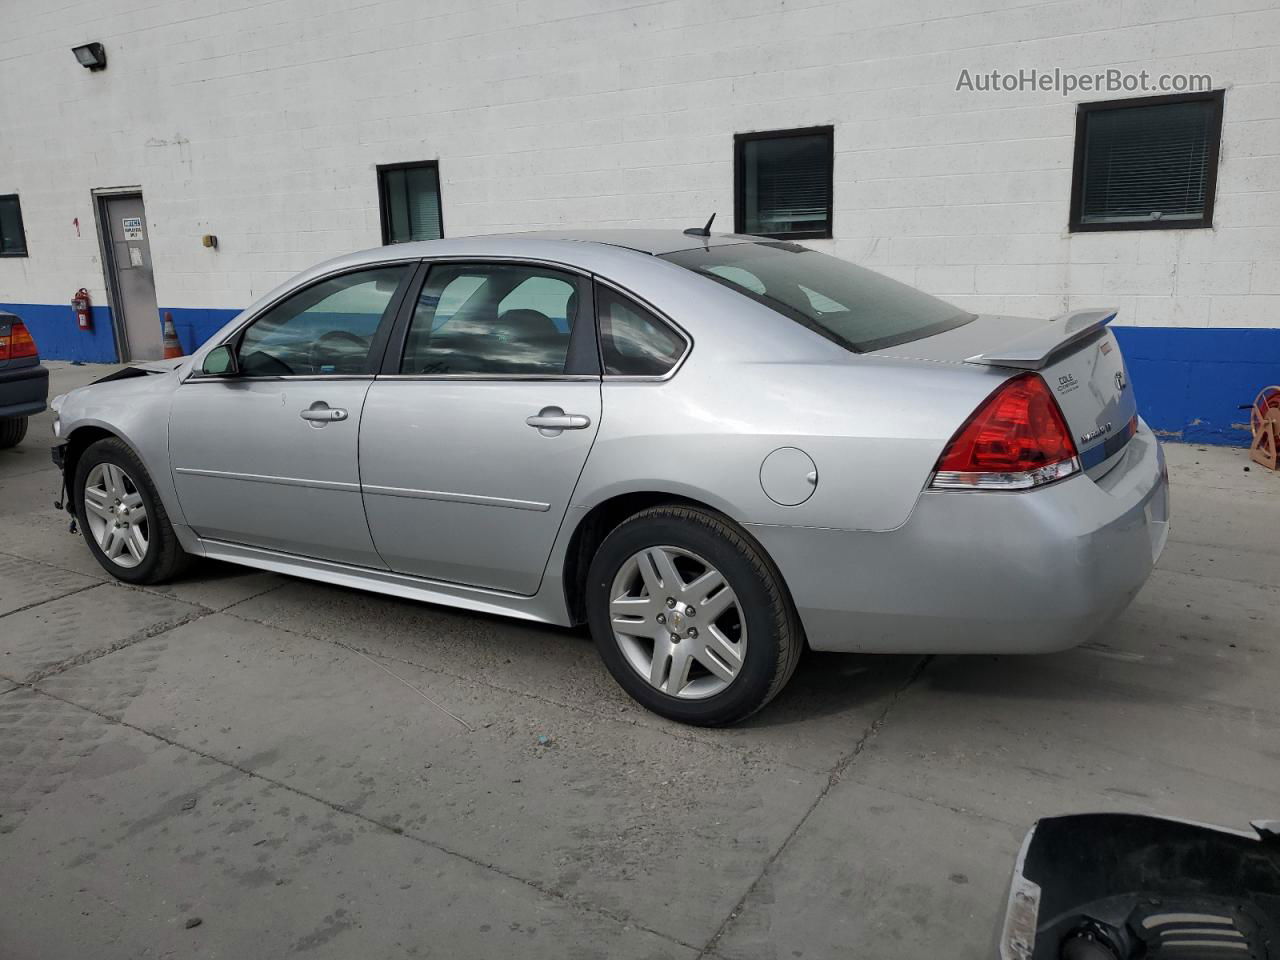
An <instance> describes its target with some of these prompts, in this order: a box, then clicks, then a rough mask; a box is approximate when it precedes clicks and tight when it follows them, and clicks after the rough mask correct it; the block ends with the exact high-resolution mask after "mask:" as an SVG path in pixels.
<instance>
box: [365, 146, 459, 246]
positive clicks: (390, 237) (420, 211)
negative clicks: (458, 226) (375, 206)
mask: <svg viewBox="0 0 1280 960" xmlns="http://www.w3.org/2000/svg"><path fill="white" fill-rule="evenodd" d="M378 201H379V205H380V206H381V210H382V242H383V243H407V242H408V241H410V240H439V239H440V238H441V237H443V236H444V218H443V215H442V213H441V209H440V167H439V164H437V163H435V162H434V161H432V162H431V163H412V164H407V163H402V164H395V165H394V166H387V167H379V168H378Z"/></svg>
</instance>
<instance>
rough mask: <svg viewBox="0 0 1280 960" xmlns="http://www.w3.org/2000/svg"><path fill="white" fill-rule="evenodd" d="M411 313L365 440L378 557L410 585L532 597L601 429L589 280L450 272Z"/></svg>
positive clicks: (468, 267)
mask: <svg viewBox="0 0 1280 960" xmlns="http://www.w3.org/2000/svg"><path fill="white" fill-rule="evenodd" d="M402 312H403V315H404V316H403V319H402V323H401V328H402V329H401V331H400V333H398V334H397V335H395V336H393V350H392V351H389V352H388V358H389V360H388V366H387V368H385V369H386V370H387V371H388V372H386V373H384V375H380V376H379V377H378V378H377V380H376V381H375V382H374V384H373V386H372V387H371V388H370V390H369V395H368V397H367V399H366V401H365V411H364V419H363V421H362V423H361V427H360V463H361V474H362V486H363V491H364V503H365V513H366V515H367V516H368V519H369V529H370V530H371V532H372V533H373V541H374V544H375V545H376V546H377V549H378V552H379V554H380V555H381V556H382V558H383V560H385V561H386V563H387V565H388V566H390V567H391V568H392V569H393V570H396V571H399V572H402V573H408V574H415V575H417V576H422V577H428V578H431V579H434V580H443V581H448V582H452V583H460V584H467V585H472V586H479V587H488V588H491V589H496V590H503V591H508V592H511V593H516V594H522V595H526V596H528V595H532V594H534V593H536V592H537V589H538V585H539V583H540V581H541V579H542V571H543V568H544V567H545V566H546V562H547V558H548V556H549V555H550V553H551V547H552V544H553V543H554V541H555V538H556V533H557V531H558V530H559V527H560V523H561V521H562V520H563V519H564V514H565V510H566V509H567V507H568V504H569V499H570V497H571V495H572V493H573V489H574V486H575V484H576V483H577V480H578V475H579V474H580V473H581V472H582V466H583V464H584V463H585V462H586V459H587V454H588V453H589V452H590V450H591V444H592V442H593V440H594V438H595V435H596V430H597V428H598V426H599V422H600V367H599V354H598V350H597V347H596V341H595V324H594V319H593V316H592V311H591V286H590V283H589V280H588V279H587V278H586V277H581V276H577V275H575V274H573V273H570V272H566V271H563V270H558V269H550V268H547V267H545V266H541V265H537V264H524V263H515V262H507V263H496V262H487V263H486V262H476V263H449V262H441V263H437V264H435V265H433V266H431V267H430V270H429V272H428V273H427V276H426V280H425V283H424V284H423V286H422V289H421V291H420V293H419V294H418V296H417V297H416V299H415V300H414V301H413V302H412V303H410V304H406V308H405V309H404V311H402ZM397 346H398V347H399V349H394V347H397Z"/></svg>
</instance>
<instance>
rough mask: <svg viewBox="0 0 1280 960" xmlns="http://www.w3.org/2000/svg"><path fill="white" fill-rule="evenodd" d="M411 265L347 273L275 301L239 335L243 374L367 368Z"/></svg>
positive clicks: (307, 374) (328, 372)
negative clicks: (375, 337) (380, 328)
mask: <svg viewBox="0 0 1280 960" xmlns="http://www.w3.org/2000/svg"><path fill="white" fill-rule="evenodd" d="M410 269H411V268H410V266H408V265H399V266H394V267H379V268H377V269H374V270H360V271H358V272H356V273H344V274H342V275H341V276H338V277H331V278H330V279H328V280H322V281H321V282H320V283H317V284H314V285H313V286H310V287H307V288H306V289H305V290H303V291H301V292H300V293H296V294H294V295H293V296H291V297H289V299H287V300H285V301H284V302H282V303H279V304H276V306H274V307H272V308H271V309H270V310H268V311H267V312H266V313H264V314H262V316H260V317H258V318H257V319H256V320H254V321H253V323H251V324H250V325H249V326H248V327H247V328H245V331H244V333H243V334H242V335H241V339H240V346H239V349H238V351H237V353H238V357H239V361H240V375H241V376H245V377H314V376H333V375H347V376H355V375H359V374H364V373H368V372H369V350H370V347H371V346H372V343H373V335H374V333H375V332H377V329H378V325H379V324H380V323H381V322H382V320H383V317H384V316H385V315H386V314H387V312H388V311H389V310H390V309H391V305H392V303H393V301H394V300H395V294H396V290H397V289H398V288H399V286H400V283H401V282H402V281H403V280H404V279H405V276H406V274H408V273H409V271H410Z"/></svg>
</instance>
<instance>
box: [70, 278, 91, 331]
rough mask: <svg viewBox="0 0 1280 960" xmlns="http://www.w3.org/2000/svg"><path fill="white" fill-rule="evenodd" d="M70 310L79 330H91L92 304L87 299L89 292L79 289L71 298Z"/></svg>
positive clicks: (82, 288)
mask: <svg viewBox="0 0 1280 960" xmlns="http://www.w3.org/2000/svg"><path fill="white" fill-rule="evenodd" d="M71 309H72V310H74V311H75V313H76V322H77V323H78V324H80V329H81V330H92V329H93V303H92V301H90V299H89V291H88V290H86V289H85V288H84V287H81V288H80V289H79V290H77V291H76V295H75V296H74V297H72V298H71Z"/></svg>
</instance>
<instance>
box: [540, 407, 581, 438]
mask: <svg viewBox="0 0 1280 960" xmlns="http://www.w3.org/2000/svg"><path fill="white" fill-rule="evenodd" d="M524 422H525V423H527V424H528V425H529V426H531V427H536V428H537V430H538V432H539V433H541V434H542V435H543V436H544V437H554V436H555V435H556V434H558V433H559V432H560V431H561V430H585V429H587V427H589V426H591V418H590V417H588V416H587V415H586V414H582V413H565V412H564V411H563V410H561V409H560V408H559V407H543V408H542V409H541V410H539V411H538V412H537V413H536V414H535V415H534V416H532V417H526V418H525V421H524Z"/></svg>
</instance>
